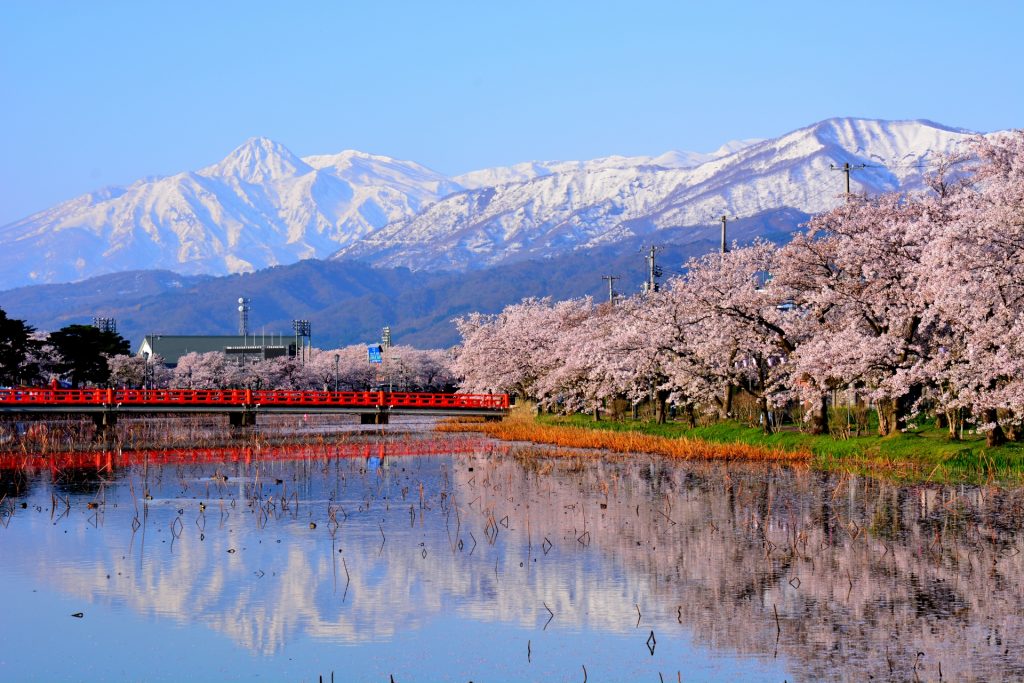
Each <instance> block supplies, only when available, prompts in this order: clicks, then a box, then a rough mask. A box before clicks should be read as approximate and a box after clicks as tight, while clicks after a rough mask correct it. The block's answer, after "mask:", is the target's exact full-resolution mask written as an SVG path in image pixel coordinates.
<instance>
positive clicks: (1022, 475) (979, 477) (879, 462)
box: [436, 410, 1024, 488]
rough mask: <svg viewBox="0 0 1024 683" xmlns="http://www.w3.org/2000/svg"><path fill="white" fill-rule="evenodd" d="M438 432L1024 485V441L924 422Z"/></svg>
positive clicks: (925, 480)
mask: <svg viewBox="0 0 1024 683" xmlns="http://www.w3.org/2000/svg"><path fill="white" fill-rule="evenodd" d="M436 429H437V431H440V432H460V431H461V432H474V433H480V434H483V435H486V436H490V437H492V438H495V439H499V440H502V441H522V442H531V443H537V444H547V445H554V446H563V447H566V448H590V449H598V450H607V451H612V452H617V453H626V452H633V453H645V454H651V455H661V456H664V457H669V458H672V459H678V460H695V461H718V462H723V461H724V462H752V463H777V464H790V465H796V466H807V467H810V468H811V469H813V470H816V471H820V472H839V473H846V474H855V475H861V476H868V477H872V478H876V479H883V480H887V481H893V482H897V483H902V484H908V485H914V484H972V485H994V486H1001V487H1005V488H1017V487H1021V486H1022V485H1024V444H1021V443H1009V444H1006V445H1003V446H998V447H995V448H987V447H985V442H984V438H983V437H980V436H978V437H976V438H972V439H968V440H964V441H950V440H949V439H948V438H947V437H946V436H945V433H944V431H943V430H940V429H937V428H934V427H932V426H929V425H926V426H924V427H922V428H920V429H916V430H913V431H909V432H906V433H900V434H893V435H890V436H887V437H879V436H872V435H868V436H857V437H851V438H848V439H835V438H833V437H832V436H830V435H820V436H814V435H810V434H806V433H803V432H799V431H795V430H788V431H780V432H775V433H772V434H764V433H763V432H761V430H759V429H756V428H751V427H748V426H745V425H741V424H739V423H735V422H730V423H717V424H714V425H708V426H703V427H696V428H690V427H688V426H685V425H683V424H681V423H671V422H670V423H667V424H663V425H658V424H656V423H653V422H643V421H609V420H601V421H594V420H593V419H592V418H591V417H590V416H586V415H569V416H557V415H543V416H533V415H531V414H528V413H527V412H526V411H525V410H519V411H515V412H513V414H512V415H510V416H509V417H508V418H506V420H504V421H503V422H469V421H448V422H440V423H438V425H437V427H436Z"/></svg>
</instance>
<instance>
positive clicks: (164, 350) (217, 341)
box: [135, 334, 295, 366]
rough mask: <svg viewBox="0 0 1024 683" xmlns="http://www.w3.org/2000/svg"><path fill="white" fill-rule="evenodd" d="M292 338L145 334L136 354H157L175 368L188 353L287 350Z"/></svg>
mask: <svg viewBox="0 0 1024 683" xmlns="http://www.w3.org/2000/svg"><path fill="white" fill-rule="evenodd" d="M294 341H295V339H294V336H293V335H281V334H266V335H263V334H258V335H252V334H250V335H248V336H246V337H243V336H242V335H240V334H235V335H218V336H202V335H196V336H193V335H174V334H147V335H146V336H145V337H143V338H142V342H141V343H140V344H139V347H138V350H137V351H136V352H135V355H137V356H141V355H144V354H149V355H151V356H152V355H157V356H160V357H161V358H163V359H164V364H165V365H168V366H175V365H177V364H178V359H180V358H181V357H182V356H184V355H186V354H189V353H209V352H210V351H220V352H222V353H223V352H224V350H225V349H226V348H227V347H229V346H246V347H255V348H257V349H261V348H264V347H271V346H274V347H281V346H284V347H287V346H288V344H290V343H294Z"/></svg>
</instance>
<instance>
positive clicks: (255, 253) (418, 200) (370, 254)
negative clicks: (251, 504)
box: [0, 118, 975, 346]
mask: <svg viewBox="0 0 1024 683" xmlns="http://www.w3.org/2000/svg"><path fill="white" fill-rule="evenodd" d="M974 135H975V134H974V133H971V132H969V131H965V130H961V129H955V128H949V127H945V126H941V125H938V124H935V123H931V122H928V121H877V120H869V119H850V118H839V119H829V120H826V121H822V122H819V123H816V124H814V125H811V126H808V127H805V128H801V129H799V130H796V131H794V132H792V133H789V134H787V135H784V136H782V137H779V138H775V139H771V140H743V141H738V142H732V143H727V144H725V145H723V146H722V147H720V148H719V149H718V150H716V151H714V152H711V153H707V154H702V153H692V152H668V153H665V154H662V155H659V156H654V157H621V156H613V157H605V158H601V159H594V160H590V161H558V162H555V161H546V162H527V163H522V164H517V165H514V166H508V167H500V168H491V169H484V170H480V171H474V172H471V173H467V174H463V175H460V176H455V177H446V176H444V175H443V174H440V173H437V172H435V171H432V170H430V169H428V168H425V167H424V166H422V165H419V164H416V163H414V162H411V161H398V160H395V159H390V158H387V157H382V156H374V155H371V154H366V153H363V152H356V151H345V152H341V153H339V154H335V155H318V156H307V157H304V158H299V157H298V156H296V155H294V154H293V153H291V152H290V151H289V150H288V149H287V148H285V147H284V146H282V145H280V144H278V143H275V142H273V141H270V140H267V139H264V138H254V139H251V140H248V141H247V142H246V143H245V144H243V145H242V146H240V147H239V148H237V149H235V150H234V151H233V152H231V154H229V155H228V156H227V157H226V158H225V159H223V160H222V161H220V162H218V163H216V164H213V165H211V166H208V167H206V168H203V169H200V170H198V171H195V172H186V173H179V174H177V175H174V176H169V177H165V178H156V179H148V180H140V181H138V182H136V183H134V184H132V185H130V186H128V187H123V188H108V189H105V190H100V191H97V192H93V193H90V194H88V195H84V196H82V197H78V198H76V199H73V200H71V201H68V202H65V203H63V204H59V205H57V206H55V207H53V208H51V209H48V210H46V211H42V212H39V213H37V214H34V215H33V216H29V217H27V218H25V219H22V220H20V221H17V222H15V223H12V224H9V225H7V226H5V227H3V228H0V265H2V271H0V273H2V275H0V287H4V288H5V291H0V307H2V308H3V309H4V310H5V311H7V312H8V314H10V315H12V316H13V317H19V318H23V319H26V320H28V321H29V323H30V324H32V325H34V326H36V327H38V328H40V329H42V330H52V329H56V328H58V327H60V326H63V325H65V324H68V323H72V322H88V321H89V320H90V319H91V318H92V317H93V316H104V317H114V318H116V319H117V321H118V326H119V329H120V330H121V331H122V333H124V334H125V335H126V336H127V337H128V338H129V339H132V340H133V341H135V340H137V338H138V337H140V336H141V335H142V334H146V333H163V334H226V333H233V332H235V331H236V330H237V317H236V315H237V314H236V313H235V307H236V303H235V302H236V299H237V298H238V297H239V296H247V297H249V298H251V299H252V300H253V302H254V303H253V311H252V324H251V327H250V329H253V330H260V329H262V330H265V331H267V332H268V333H270V332H272V333H281V332H287V331H288V330H290V327H291V320H293V319H308V320H310V321H311V322H312V323H313V326H314V330H316V331H317V338H318V340H319V341H320V342H321V343H323V344H324V345H325V346H335V345H338V344H346V343H354V342H358V341H367V340H369V341H372V340H374V339H376V338H377V335H378V334H379V330H380V328H381V327H382V326H383V325H391V326H392V328H393V330H394V333H395V335H396V341H399V342H400V343H409V344H415V345H420V346H445V345H449V344H451V343H454V342H455V341H457V335H456V332H455V329H454V326H453V325H452V322H451V320H452V318H453V317H454V316H457V315H461V314H464V313H467V312H470V311H474V310H476V311H484V312H493V311H498V310H500V309H501V308H502V307H503V306H505V305H507V304H509V303H512V302H515V301H518V300H520V299H521V298H523V297H524V296H553V297H556V298H564V297H572V296H583V295H592V296H594V297H595V298H602V297H606V296H607V289H606V284H605V282H603V281H602V279H601V275H603V274H614V275H617V276H619V277H620V278H621V279H620V280H619V281H618V282H617V288H618V289H619V290H620V291H622V292H626V293H629V292H632V291H636V290H637V289H638V288H639V286H640V285H641V283H642V282H643V280H644V277H645V262H644V259H643V255H642V252H643V250H644V248H646V247H649V246H650V245H652V244H658V245H661V246H662V247H663V252H662V253H661V254H660V259H661V260H660V263H661V264H662V265H663V266H664V267H665V270H666V273H667V274H671V273H673V272H679V271H680V269H681V267H682V265H683V263H684V262H685V261H686V259H687V258H689V257H691V256H696V255H700V254H702V253H706V252H708V251H710V250H713V249H715V248H717V245H718V240H719V234H718V231H719V229H720V223H719V222H718V220H717V218H718V217H719V216H722V215H725V216H727V217H728V218H729V221H728V228H729V238H730V239H736V240H738V241H740V242H746V241H749V240H751V239H753V238H754V237H762V238H766V239H770V240H773V241H777V242H784V241H786V240H787V239H788V238H789V236H790V234H791V233H792V232H793V231H794V230H796V229H797V228H798V226H799V225H800V224H802V223H803V222H805V221H806V220H807V218H808V217H809V216H810V215H811V214H813V213H815V212H818V211H822V210H825V209H828V208H830V207H832V206H835V205H836V204H838V203H839V202H840V201H842V200H843V195H844V192H845V182H846V178H845V177H844V173H843V172H838V171H840V170H841V168H842V167H843V165H844V164H849V165H850V167H851V169H852V170H851V186H852V187H851V189H852V191H853V192H864V193H868V194H875V193H879V192H885V191H889V190H897V189H906V190H913V189H917V188H920V187H921V186H922V184H923V180H924V178H925V176H926V175H927V174H928V173H929V171H930V170H932V169H934V168H935V166H936V162H937V160H938V158H939V157H940V156H941V155H943V154H946V153H949V152H952V151H954V150H956V149H957V148H958V147H960V146H962V145H963V144H964V143H965V142H966V141H968V140H969V139H971V138H972V137H973V136H974ZM69 281H71V282H73V283H74V284H60V283H62V282H65V283H66V282H69ZM42 283H47V284H42Z"/></svg>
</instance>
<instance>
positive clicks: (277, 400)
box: [0, 388, 509, 426]
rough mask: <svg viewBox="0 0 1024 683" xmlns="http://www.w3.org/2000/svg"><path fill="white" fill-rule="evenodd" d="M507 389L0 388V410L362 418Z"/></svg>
mask: <svg viewBox="0 0 1024 683" xmlns="http://www.w3.org/2000/svg"><path fill="white" fill-rule="evenodd" d="M508 408H509V399H508V394H427V393H413V392H405V391H398V392H386V391H277V390H275V391H254V390H252V389H34V388H30V389H2V390H0V414H4V413H6V414H16V415H31V414H51V415H52V414H62V415H78V414H91V415H92V416H93V419H94V420H95V421H96V424H97V425H98V426H106V425H111V424H114V422H115V421H116V418H117V416H118V415H121V414H131V413H141V414H155V413H227V414H228V415H230V416H231V424H232V425H236V426H249V425H253V424H255V421H256V415H257V414H258V413H356V414H359V415H361V416H362V418H363V420H362V421H363V422H364V423H366V424H383V423H386V422H387V421H388V419H387V418H388V416H389V415H482V416H486V417H502V416H504V415H505V414H507V413H508Z"/></svg>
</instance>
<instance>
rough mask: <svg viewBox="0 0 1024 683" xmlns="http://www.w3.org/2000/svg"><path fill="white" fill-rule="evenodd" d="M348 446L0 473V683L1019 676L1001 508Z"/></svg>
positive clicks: (804, 480) (486, 450)
mask: <svg viewBox="0 0 1024 683" xmlns="http://www.w3.org/2000/svg"><path fill="white" fill-rule="evenodd" d="M352 441H353V443H347V444H343V445H324V444H319V445H313V446H282V447H265V448H260V449H248V450H246V449H242V450H239V449H230V448H222V449H211V450H194V451H190V450H177V451H164V452H161V451H147V452H140V453H131V454H129V453H126V454H124V455H121V456H118V455H117V454H104V453H87V454H78V455H76V456H75V457H74V458H73V459H72V460H61V459H60V458H56V459H52V460H46V459H41V458H28V457H3V458H0V465H2V468H0V481H2V488H0V496H4V498H3V501H2V502H0V521H2V525H0V605H2V610H3V612H2V614H3V616H2V618H0V680H12V681H23V680H39V681H106V680H116V681H120V680H145V681H160V680H166V681H179V680H210V681H230V680H268V681H317V680H319V677H320V676H323V679H324V680H325V681H326V680H330V677H331V675H332V673H333V676H334V679H335V680H336V681H382V682H385V683H386V682H388V681H390V680H391V677H392V676H393V677H394V680H395V681H396V682H398V683H405V682H411V681H470V680H472V681H477V682H482V681H510V680H538V681H583V680H584V677H586V678H587V680H588V681H595V682H596V681H650V682H652V683H655V682H658V681H661V680H664V681H678V680H682V681H723V680H725V681H728V680H753V681H760V680H763V681H783V680H789V681H803V680H844V681H866V680H915V678H916V679H918V680H922V681H924V680H936V681H937V680H940V676H941V680H947V681H973V680H977V681H988V680H1019V679H1022V678H1024V652H1022V650H1021V645H1022V642H1024V641H1022V636H1024V628H1022V626H1024V585H1022V584H1024V571H1022V570H1024V567H1022V564H1024V554H1021V553H1020V551H1019V548H1020V546H1021V542H1020V541H1021V539H1020V538H1019V529H1020V525H1021V521H1022V519H1024V509H1022V508H1024V505H1022V504H1024V496H1022V495H1021V494H1020V493H1018V492H1006V491H998V490H995V489H980V488H952V487H945V488H943V487H935V486H920V487H899V486H894V485H890V484H884V483H879V482H873V481H870V480H864V479H860V478H856V477H837V476H830V475H822V474H816V473H813V472H810V471H808V470H801V469H792V468H783V467H777V468H767V467H753V466H728V465H723V464H692V463H691V464H687V463H674V462H669V461H666V460H663V459H657V458H650V457H646V456H635V457H628V458H625V457H617V456H607V455H605V456H600V457H596V456H594V455H587V456H568V457H566V456H561V457H552V456H551V455H550V454H549V452H547V451H544V450H541V449H538V448H535V447H509V446H507V445H502V444H497V443H495V442H491V441H486V440H480V439H475V438H471V437H453V438H448V439H446V438H440V437H435V436H433V435H429V434H420V435H415V434H413V435H409V434H405V435H399V434H391V435H389V436H385V437H379V436H363V437H358V436H357V437H352ZM77 613H81V614H82V616H81V617H80V618H79V617H75V616H72V615H73V614H77ZM776 613H777V617H776ZM584 667H585V671H584ZM940 667H941V673H940Z"/></svg>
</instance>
